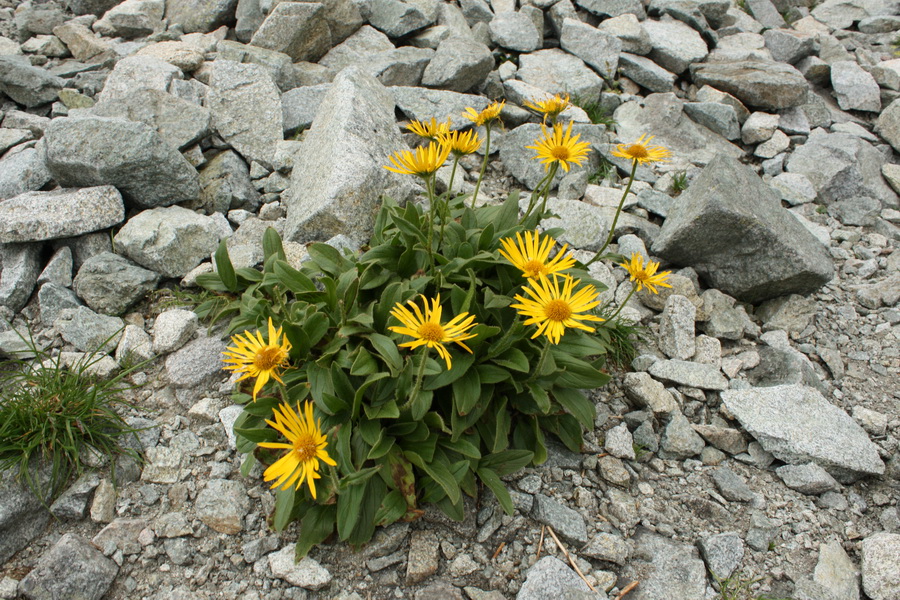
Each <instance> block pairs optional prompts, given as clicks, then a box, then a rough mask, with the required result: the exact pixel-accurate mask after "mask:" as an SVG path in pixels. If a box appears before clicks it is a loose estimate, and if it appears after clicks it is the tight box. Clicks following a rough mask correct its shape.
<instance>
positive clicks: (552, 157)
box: [525, 121, 591, 172]
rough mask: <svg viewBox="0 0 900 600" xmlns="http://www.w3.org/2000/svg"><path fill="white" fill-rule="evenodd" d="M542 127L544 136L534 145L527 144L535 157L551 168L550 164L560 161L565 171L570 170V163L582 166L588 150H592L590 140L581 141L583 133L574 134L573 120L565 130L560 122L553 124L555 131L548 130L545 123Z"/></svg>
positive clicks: (545, 166)
mask: <svg viewBox="0 0 900 600" xmlns="http://www.w3.org/2000/svg"><path fill="white" fill-rule="evenodd" d="M541 129H542V131H543V132H544V137H543V138H542V139H539V140H535V141H534V146H525V147H526V148H531V149H532V150H534V151H535V152H537V155H536V156H534V157H533V158H539V159H540V160H541V162H542V163H544V168H545V169H549V168H550V165H551V164H552V163H554V162H558V163H559V164H560V165H561V166H562V168H563V170H564V171H566V172H568V171H569V163H573V164H576V165H578V166H579V167H580V166H581V163H582V161H583V160H584V159H585V158H587V154H588V152H590V151H591V149H590V148H588V146H590V144H589V143H588V142H579V141H578V138H579V137H581V134H575V136H574V137H573V136H572V122H571V121H569V126H568V128H566V130H565V132H563V126H562V125H561V124H559V123H556V124H555V125H553V131H552V132H549V131H547V127H546V126H544V125H543V124H542V125H541Z"/></svg>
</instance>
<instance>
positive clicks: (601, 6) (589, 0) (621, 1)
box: [575, 0, 647, 20]
mask: <svg viewBox="0 0 900 600" xmlns="http://www.w3.org/2000/svg"><path fill="white" fill-rule="evenodd" d="M575 3H576V4H577V5H578V6H580V7H581V8H583V9H585V10H586V11H588V12H590V13H593V14H595V15H597V16H600V17H618V16H619V15H624V14H627V13H631V14H633V15H635V16H636V17H637V18H638V19H641V20H644V18H645V17H646V16H647V13H646V11H645V10H644V5H643V4H642V3H641V2H640V1H639V0H576V1H575Z"/></svg>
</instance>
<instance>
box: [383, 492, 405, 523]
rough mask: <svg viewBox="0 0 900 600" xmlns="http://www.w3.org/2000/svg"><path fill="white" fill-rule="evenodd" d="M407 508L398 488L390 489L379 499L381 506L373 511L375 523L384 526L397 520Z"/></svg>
mask: <svg viewBox="0 0 900 600" xmlns="http://www.w3.org/2000/svg"><path fill="white" fill-rule="evenodd" d="M408 508H409V506H408V505H407V504H406V500H404V499H403V494H401V493H400V491H399V490H391V491H390V492H388V494H387V495H386V496H385V497H384V500H382V501H381V506H379V507H378V511H377V512H376V513H375V524H376V525H379V526H381V527H384V526H386V525H390V524H391V523H394V522H396V521H399V520H400V519H402V518H403V517H404V515H406V511H407V509H408Z"/></svg>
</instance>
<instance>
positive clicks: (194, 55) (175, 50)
mask: <svg viewBox="0 0 900 600" xmlns="http://www.w3.org/2000/svg"><path fill="white" fill-rule="evenodd" d="M135 56H152V57H154V58H158V59H160V60H163V61H165V62H167V63H169V64H170V65H173V66H176V67H178V68H179V69H181V70H182V71H184V72H185V73H193V72H194V71H196V70H197V69H199V68H200V67H201V66H202V65H203V61H204V55H203V52H202V51H201V50H200V49H199V48H198V47H197V46H192V45H191V44H187V43H185V42H177V41H165V42H157V43H156V44H150V45H149V46H144V47H143V48H141V49H140V50H138V51H137V53H136V54H135Z"/></svg>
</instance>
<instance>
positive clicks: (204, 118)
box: [92, 88, 210, 150]
mask: <svg viewBox="0 0 900 600" xmlns="http://www.w3.org/2000/svg"><path fill="white" fill-rule="evenodd" d="M92 112H93V114H94V115H96V116H98V117H117V118H121V119H127V120H129V121H138V122H140V123H145V124H146V125H148V126H150V127H152V128H153V129H154V130H156V132H157V133H158V134H159V137H160V138H162V139H163V141H165V142H166V143H168V144H169V145H171V146H172V147H174V148H177V149H179V150H184V149H185V148H187V147H188V146H190V145H192V144H195V143H197V142H199V141H200V140H202V139H203V138H205V137H206V136H207V135H209V131H210V112H209V109H207V108H205V107H203V106H199V105H197V104H195V103H193V102H189V101H187V100H183V99H181V98H178V97H176V96H173V95H171V94H168V93H166V92H164V91H162V90H155V89H151V88H138V89H135V90H132V91H131V92H129V93H128V94H126V95H123V96H119V97H117V98H114V99H112V100H106V101H104V102H101V103H99V104H97V105H96V106H95V107H94V109H93V111H92Z"/></svg>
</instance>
